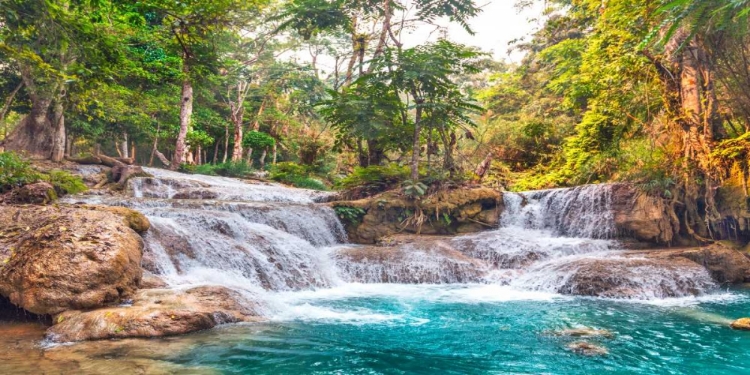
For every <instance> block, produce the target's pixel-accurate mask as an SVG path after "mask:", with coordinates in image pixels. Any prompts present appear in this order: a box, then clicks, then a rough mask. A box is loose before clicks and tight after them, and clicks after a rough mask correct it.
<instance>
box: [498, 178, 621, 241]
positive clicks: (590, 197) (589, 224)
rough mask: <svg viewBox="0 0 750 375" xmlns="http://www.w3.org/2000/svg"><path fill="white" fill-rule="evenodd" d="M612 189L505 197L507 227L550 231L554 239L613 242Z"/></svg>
mask: <svg viewBox="0 0 750 375" xmlns="http://www.w3.org/2000/svg"><path fill="white" fill-rule="evenodd" d="M613 187H614V185H585V186H578V187H575V188H569V189H553V190H539V191H531V192H526V193H522V194H514V193H506V194H505V195H504V197H505V198H504V201H505V207H506V211H505V213H504V215H503V218H502V224H503V225H504V226H506V227H520V228H526V229H549V230H552V231H553V232H554V233H555V234H556V235H559V236H569V237H583V238H603V239H606V238H614V237H615V236H616V235H617V230H616V228H615V223H614V213H613V212H612V190H613Z"/></svg>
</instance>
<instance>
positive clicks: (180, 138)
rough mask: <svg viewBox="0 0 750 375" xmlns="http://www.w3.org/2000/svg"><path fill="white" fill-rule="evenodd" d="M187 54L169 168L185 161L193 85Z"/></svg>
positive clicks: (184, 58)
mask: <svg viewBox="0 0 750 375" xmlns="http://www.w3.org/2000/svg"><path fill="white" fill-rule="evenodd" d="M188 57H189V56H188V55H187V54H185V55H184V57H183V66H182V72H183V74H184V75H185V77H184V80H183V81H182V96H181V98H182V100H181V102H180V132H179V133H178V134H177V144H176V145H175V150H174V157H172V164H170V165H169V169H171V170H173V171H174V170H177V168H179V167H180V164H182V163H183V162H184V161H185V154H186V153H187V145H186V143H185V142H186V140H187V134H188V131H189V130H190V118H191V117H192V115H193V85H192V83H191V82H190V65H189V64H188V61H187V60H188Z"/></svg>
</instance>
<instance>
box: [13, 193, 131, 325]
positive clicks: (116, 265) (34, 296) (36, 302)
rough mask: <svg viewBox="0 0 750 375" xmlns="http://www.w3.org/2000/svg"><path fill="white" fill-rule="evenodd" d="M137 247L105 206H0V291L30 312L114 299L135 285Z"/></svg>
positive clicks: (120, 220) (95, 304) (96, 304)
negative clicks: (93, 207)
mask: <svg viewBox="0 0 750 375" xmlns="http://www.w3.org/2000/svg"><path fill="white" fill-rule="evenodd" d="M142 249H143V242H142V240H141V238H140V236H139V235H138V234H137V233H136V232H135V231H134V230H132V229H131V228H130V227H129V226H128V225H126V224H125V222H124V220H123V218H122V217H121V216H118V215H117V214H114V213H112V212H109V211H108V210H95V209H85V208H77V207H72V206H55V207H53V206H0V259H2V262H3V263H2V264H0V294H1V295H3V296H5V297H7V298H8V299H9V300H10V301H11V302H12V303H13V304H15V305H17V306H19V307H21V308H23V309H25V310H27V311H29V312H32V313H35V314H58V313H60V312H63V311H65V310H69V309H91V308H97V307H101V306H104V305H106V304H110V303H116V302H119V301H121V300H123V299H125V298H128V297H129V296H131V295H132V294H133V293H134V292H135V290H136V289H137V287H138V283H139V282H140V280H141V268H140V262H141V255H142Z"/></svg>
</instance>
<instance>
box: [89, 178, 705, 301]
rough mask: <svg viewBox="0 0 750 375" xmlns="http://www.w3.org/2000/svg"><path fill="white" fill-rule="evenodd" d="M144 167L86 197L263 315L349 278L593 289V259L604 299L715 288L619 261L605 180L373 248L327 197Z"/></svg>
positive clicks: (531, 195)
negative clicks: (121, 215) (253, 302)
mask: <svg viewBox="0 0 750 375" xmlns="http://www.w3.org/2000/svg"><path fill="white" fill-rule="evenodd" d="M147 171H148V172H149V173H150V174H152V175H153V177H146V178H135V179H132V180H130V182H129V187H128V191H129V192H130V195H131V196H130V197H106V196H90V197H87V198H85V200H86V201H87V202H89V203H99V204H106V205H114V206H126V207H130V208H133V209H137V210H139V211H141V212H142V213H144V214H145V215H146V216H147V217H148V218H149V220H150V221H151V224H152V229H151V231H150V232H149V233H148V234H147V235H146V237H145V239H146V251H145V254H144V262H143V266H144V268H145V269H147V270H148V271H150V272H152V273H154V274H156V275H159V276H161V277H162V278H163V279H165V281H167V282H168V283H169V284H170V285H172V286H174V287H180V286H184V285H202V284H219V285H223V286H227V287H231V288H234V289H241V290H244V291H246V292H251V293H254V295H255V296H256V297H255V298H256V299H258V298H260V299H263V300H265V301H266V302H267V303H268V304H269V305H271V309H270V311H274V309H275V311H281V310H285V309H289V308H290V306H291V307H292V308H297V309H298V308H300V306H306V304H307V302H305V301H296V302H290V300H289V299H288V298H286V300H285V302H284V303H282V304H279V303H278V298H276V297H275V293H277V292H292V294H291V295H294V291H301V290H324V289H327V288H334V289H335V288H347V286H348V285H356V284H352V283H365V284H475V285H481V284H494V285H500V286H503V288H506V289H504V290H505V292H504V293H511V291H513V292H512V293H532V292H533V293H535V292H543V293H554V294H557V293H563V294H582V295H597V294H596V293H592V292H591V291H590V289H591V286H590V284H596V283H597V282H598V281H597V280H594V281H592V277H591V276H590V274H592V273H595V271H597V267H604V266H606V267H609V268H610V269H612V270H617V271H618V272H620V273H622V275H623V276H622V277H619V278H617V277H612V278H610V279H609V280H604V281H601V283H610V284H614V285H615V289H613V290H606V291H604V292H602V293H600V294H598V295H600V296H605V297H607V296H612V297H620V298H623V297H624V298H633V299H652V298H664V297H675V296H686V295H698V294H701V293H703V292H705V291H706V290H708V289H711V288H713V287H714V286H715V285H714V284H713V282H712V281H711V279H710V277H709V276H708V274H707V273H706V272H705V271H704V270H702V269H697V268H692V269H689V270H688V271H689V272H684V270H683V269H678V268H669V267H663V268H662V269H656V268H655V267H656V266H654V265H653V264H651V263H649V261H646V260H644V261H641V264H633V262H636V261H635V260H633V259H620V258H619V255H620V252H621V251H622V249H621V247H620V245H619V244H618V243H617V242H616V241H615V240H614V239H613V238H614V237H616V234H617V231H616V229H615V224H614V215H613V213H612V209H611V208H612V186H609V185H591V186H581V187H577V188H572V189H556V190H544V191H532V192H527V193H505V194H504V206H505V208H504V211H503V213H502V216H501V218H500V227H499V228H497V229H495V230H491V231H487V232H483V233H478V234H472V235H464V236H458V237H454V238H450V239H448V238H446V239H418V240H416V241H415V242H411V243H407V244H403V245H398V246H392V247H390V248H384V247H357V246H350V245H346V238H345V237H346V236H345V234H344V229H343V227H342V225H341V223H340V222H339V220H338V218H337V217H336V214H335V212H334V211H333V210H332V209H331V208H330V207H328V206H326V205H321V204H316V203H315V202H318V201H322V200H326V199H328V193H321V192H313V191H308V190H303V189H292V188H288V187H284V186H282V185H277V184H268V183H246V182H243V181H240V180H236V179H231V178H222V177H209V176H196V175H184V174H180V173H175V172H169V171H163V170H158V169H147ZM605 262H608V264H604V263H605ZM594 279H595V277H594ZM587 288H588V289H587ZM617 288H619V289H617ZM286 295H287V296H289V294H286ZM282 299H284V298H282ZM300 303H301V304H302V305H299V304H300ZM330 313H331V311H327V312H326V314H330ZM271 314H273V312H271Z"/></svg>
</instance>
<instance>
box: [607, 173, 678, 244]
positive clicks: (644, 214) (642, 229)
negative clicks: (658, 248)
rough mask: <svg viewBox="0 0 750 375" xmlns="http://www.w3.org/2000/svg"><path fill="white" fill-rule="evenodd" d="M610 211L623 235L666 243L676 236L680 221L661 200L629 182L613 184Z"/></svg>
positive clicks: (655, 242)
mask: <svg viewBox="0 0 750 375" xmlns="http://www.w3.org/2000/svg"><path fill="white" fill-rule="evenodd" d="M612 211H613V213H614V220H615V226H616V228H617V230H618V232H620V234H621V236H623V237H628V238H633V239H636V240H639V241H644V242H649V243H652V244H660V245H667V244H670V243H672V242H673V240H675V237H676V236H677V233H678V230H679V220H678V219H677V216H676V215H675V214H674V211H673V210H672V209H671V208H670V207H669V206H668V205H667V204H666V203H665V202H664V200H663V199H661V198H659V197H654V196H651V195H648V194H646V193H644V192H641V191H639V190H637V189H636V188H635V187H633V186H632V185H627V184H616V185H613V190H612Z"/></svg>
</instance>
